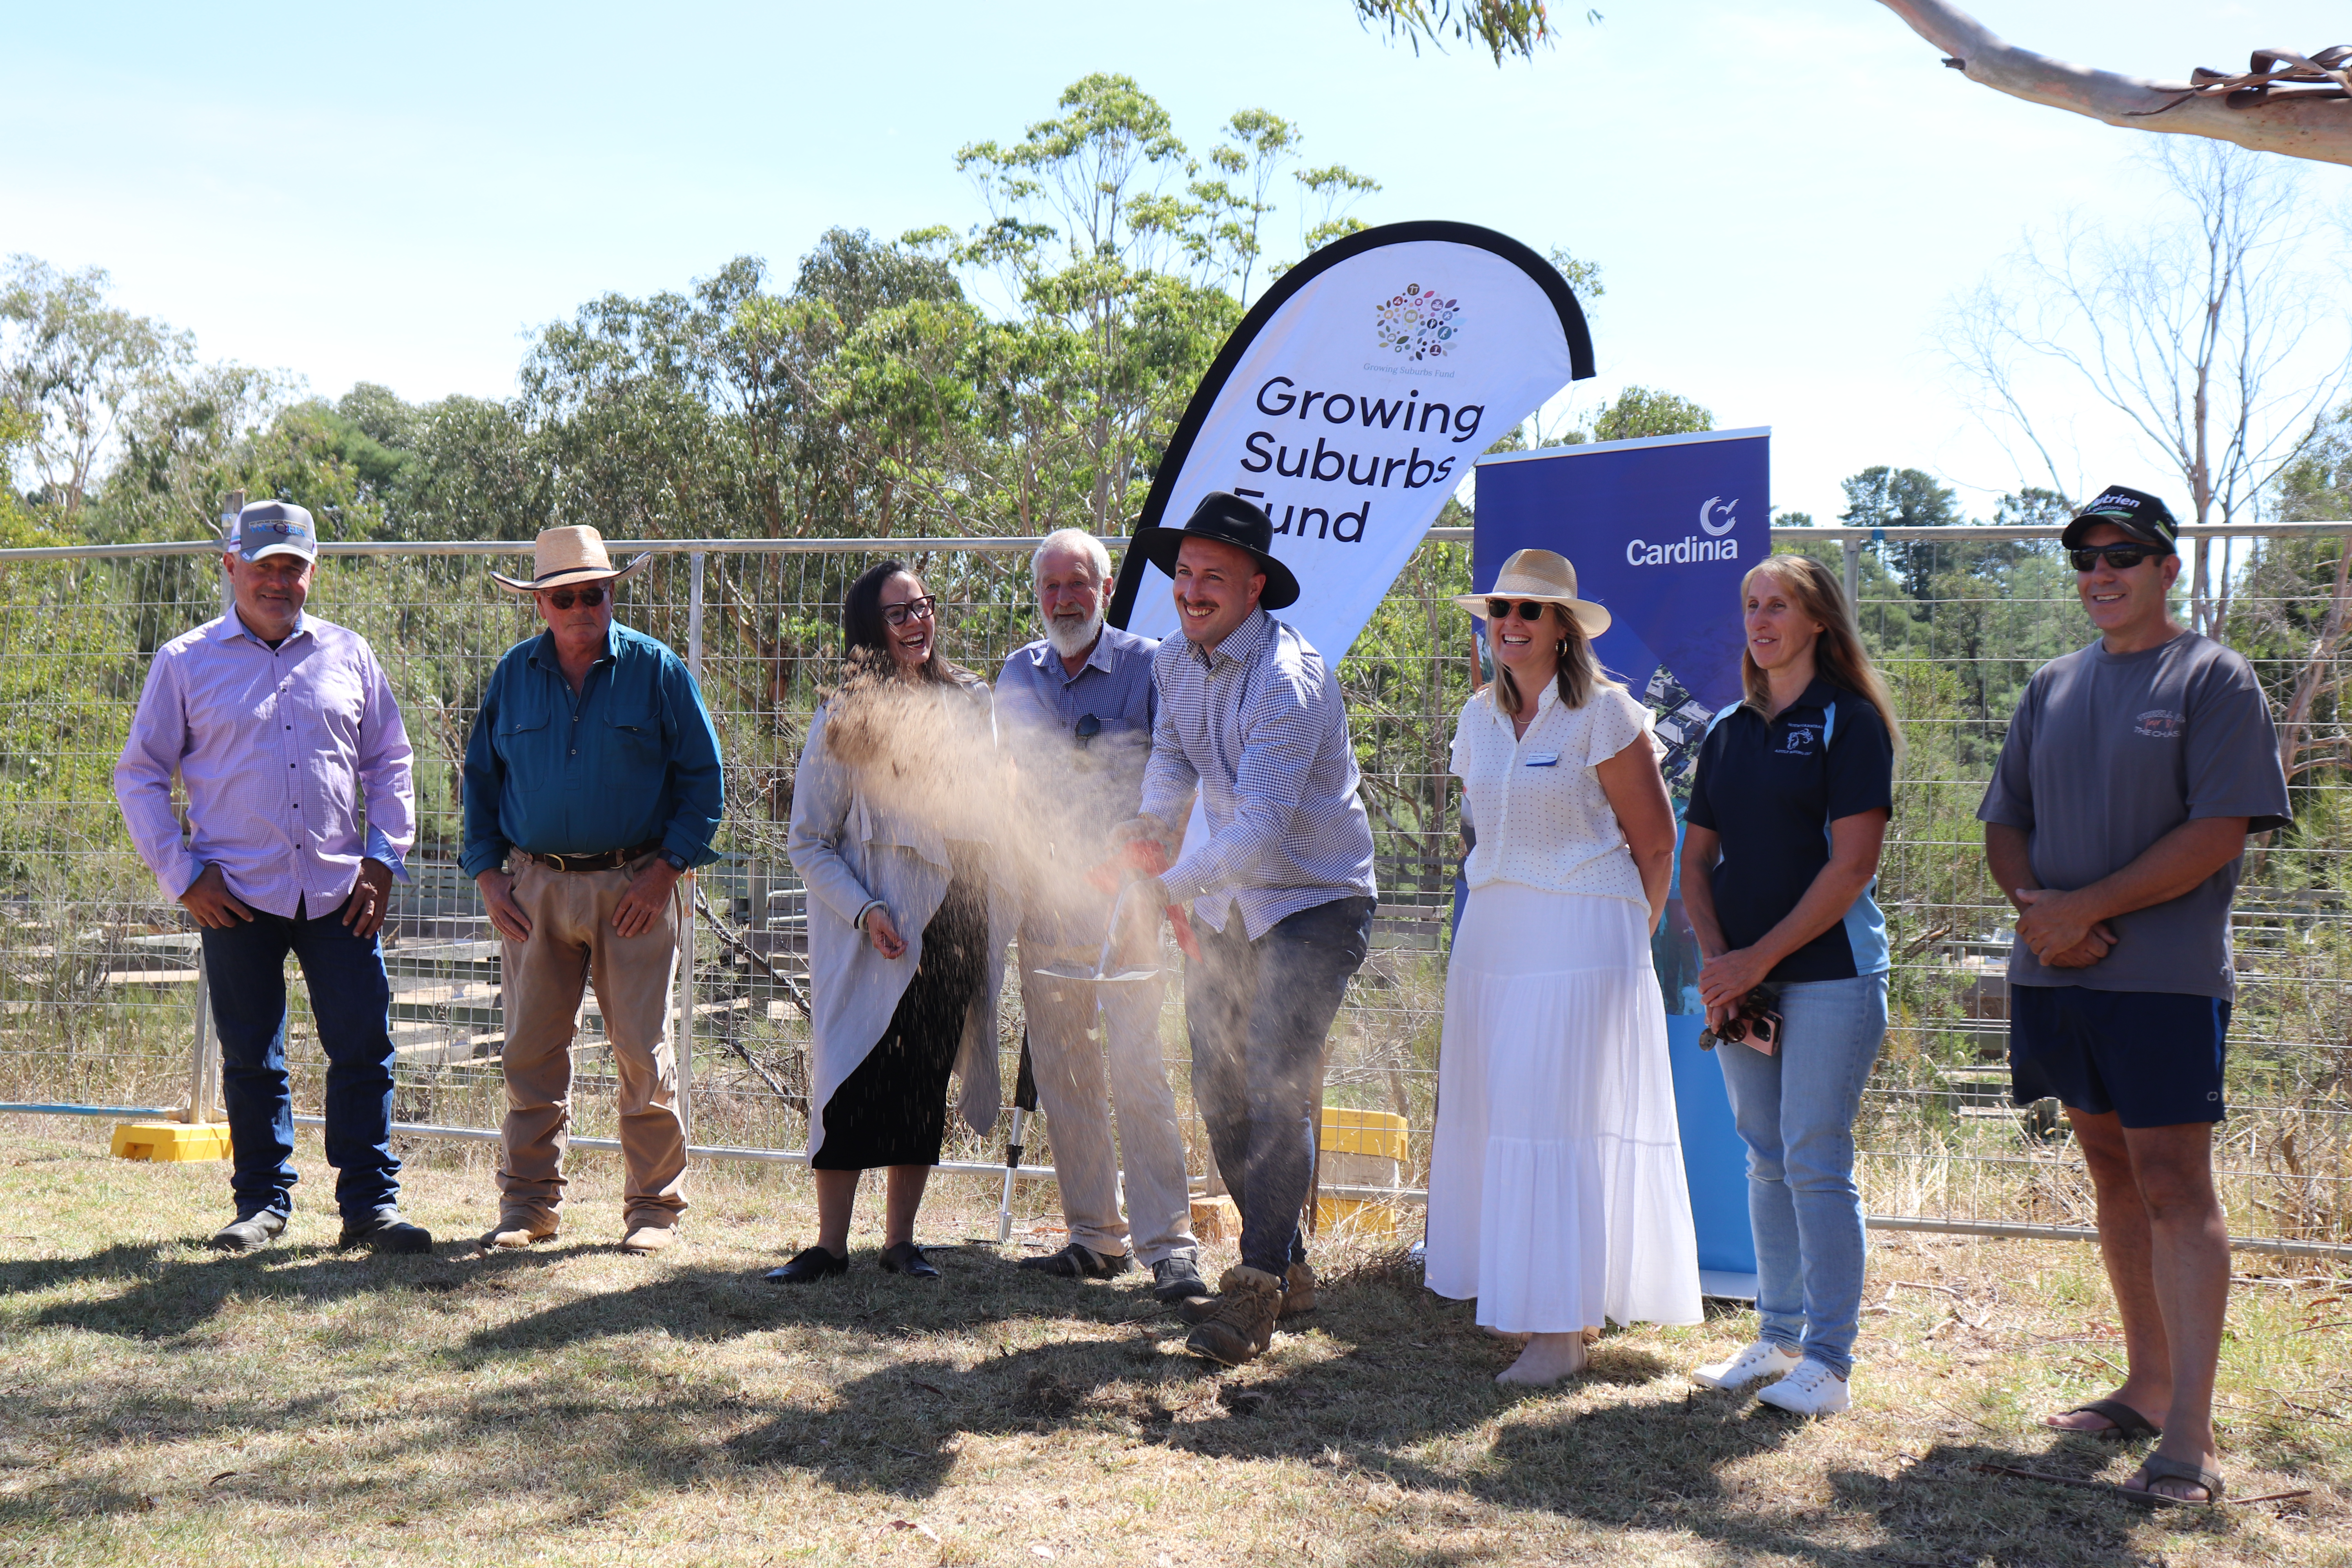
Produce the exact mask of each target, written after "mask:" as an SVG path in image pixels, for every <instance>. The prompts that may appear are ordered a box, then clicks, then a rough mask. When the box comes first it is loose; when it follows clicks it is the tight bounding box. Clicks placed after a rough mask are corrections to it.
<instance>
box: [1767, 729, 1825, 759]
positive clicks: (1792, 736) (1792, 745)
mask: <svg viewBox="0 0 2352 1568" xmlns="http://www.w3.org/2000/svg"><path fill="white" fill-rule="evenodd" d="M1821 732H1822V727H1821V726H1820V725H1819V724H1791V725H1790V726H1789V732H1788V733H1787V734H1785V735H1783V736H1781V737H1780V752H1779V753H1778V754H1779V755H1780V756H1783V757H1810V756H1811V755H1812V754H1813V742H1815V741H1816V740H1818V739H1820V737H1821Z"/></svg>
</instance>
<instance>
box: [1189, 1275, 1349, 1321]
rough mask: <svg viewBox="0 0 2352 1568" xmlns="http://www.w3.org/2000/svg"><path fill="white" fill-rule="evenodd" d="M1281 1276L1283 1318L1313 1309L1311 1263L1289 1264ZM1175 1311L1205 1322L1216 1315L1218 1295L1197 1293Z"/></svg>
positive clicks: (1293, 1316) (1285, 1319)
mask: <svg viewBox="0 0 2352 1568" xmlns="http://www.w3.org/2000/svg"><path fill="white" fill-rule="evenodd" d="M1282 1280H1283V1291H1282V1312H1281V1318H1282V1321H1285V1322H1287V1321H1290V1320H1291V1319H1293V1318H1295V1317H1297V1316H1298V1315H1299V1314H1300V1313H1301V1312H1311V1311H1313V1310H1315V1308H1316V1305H1317V1303H1316V1300H1315V1266H1314V1265H1313V1264H1311V1263H1294V1264H1292V1265H1291V1266H1290V1267H1289V1268H1286V1269H1285V1270H1283V1276H1282ZM1176 1315H1177V1316H1178V1317H1180V1318H1181V1319H1183V1320H1184V1321H1186V1322H1188V1323H1205V1322H1207V1321H1209V1320H1210V1319H1211V1318H1213V1317H1215V1316H1216V1315H1217V1298H1216V1297H1214V1296H1196V1297H1194V1298H1193V1299H1192V1300H1189V1301H1184V1302H1180V1303H1179V1304H1178V1305H1177V1308H1176Z"/></svg>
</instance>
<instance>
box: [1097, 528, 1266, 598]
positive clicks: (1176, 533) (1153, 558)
mask: <svg viewBox="0 0 2352 1568" xmlns="http://www.w3.org/2000/svg"><path fill="white" fill-rule="evenodd" d="M1188 539H1205V540H1207V541H1208V542H1210V543H1212V544H1230V545H1232V546H1233V547H1234V549H1235V550H1239V551H1242V552H1244V553H1246V554H1248V555H1250V556H1251V557H1253V558H1254V559H1255V561H1256V562H1257V564H1258V570H1259V571H1261V572H1264V573H1265V592H1264V593H1263V594H1261V595H1258V601H1257V604H1258V608H1260V609H1262V610H1286V609H1288V608H1289V607H1290V606H1291V605H1295V604H1297V602H1298V578H1297V575H1296V574H1294V573H1292V571H1291V570H1290V568H1289V567H1287V566H1286V565H1284V564H1283V563H1281V562H1280V561H1279V560H1277V559H1276V558H1275V557H1274V556H1271V555H1268V554H1267V553H1266V552H1265V551H1263V550H1252V549H1251V548H1250V547H1249V546H1248V545H1246V544H1244V543H1242V542H1240V541H1239V540H1234V539H1220V538H1218V537H1217V536H1216V535H1215V534H1213V533H1196V532H1194V531H1192V530H1189V529H1182V528H1139V529H1137V530H1136V531H1135V538H1134V540H1133V542H1130V543H1129V546H1128V548H1129V549H1130V550H1139V551H1141V552H1143V558H1144V559H1145V560H1146V561H1149V562H1150V563H1152V564H1153V565H1154V566H1157V567H1159V568H1160V570H1161V571H1162V572H1165V573H1167V574H1168V575H1169V576H1170V578H1171V579H1172V578H1174V577H1175V575H1176V556H1177V553H1178V552H1180V551H1181V550H1182V549H1183V548H1184V542H1185V541H1186V540H1188Z"/></svg>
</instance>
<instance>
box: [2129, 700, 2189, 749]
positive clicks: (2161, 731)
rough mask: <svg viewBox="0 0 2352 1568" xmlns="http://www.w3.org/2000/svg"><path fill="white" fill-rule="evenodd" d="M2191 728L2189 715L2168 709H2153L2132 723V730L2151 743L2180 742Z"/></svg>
mask: <svg viewBox="0 0 2352 1568" xmlns="http://www.w3.org/2000/svg"><path fill="white" fill-rule="evenodd" d="M2188 727H2189V715H2188V714H2186V713H2175V712H2173V711H2172V710H2170V709H2168V708H2151V709H2149V710H2147V712H2145V713H2143V714H2141V715H2140V716H2139V717H2138V718H2137V719H2135V720H2133V721H2132V730H2133V731H2134V732H2135V733H2137V734H2141V735H2146V736H2147V738H2148V739H2149V740H2151V741H2178V740H2179V739H2180V734H2181V731H2184V730H2186V729H2187V728H2188Z"/></svg>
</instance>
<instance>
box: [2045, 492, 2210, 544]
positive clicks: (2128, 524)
mask: <svg viewBox="0 0 2352 1568" xmlns="http://www.w3.org/2000/svg"><path fill="white" fill-rule="evenodd" d="M2103 522H2112V523H2114V524H2115V525H2116V527H2117V528H2120V529H2122V530H2123V531H2125V532H2126V533H2127V534H2129V535H2131V536H2132V537H2133V538H2134V539H2137V540H2138V541H2139V542H2141V543H2142V544H2152V545H2154V546H2156V548H2157V549H2158V550H2161V551H2163V552H2165V553H2166V554H2168V555H2169V554H2172V553H2175V552H2178V551H2179V548H2180V524H2179V523H2178V522H2176V521H2173V518H2172V512H2171V510H2170V509H2169V508H2168V507H2167V506H2166V505H2165V504H2164V503H2163V502H2162V501H2160V500H2157V499H2156V498H2155V497H2154V496H2152V495H2150V494H2148V493H2147V491H2146V490H2136V489H2131V488H2130V487H2128V486H2126V485H2109V486H2108V487H2107V488H2106V489H2103V490H2101V491H2100V492H2099V493H2098V495H2097V496H2096V497H2095V498H2094V499H2093V500H2092V501H2091V502H2090V504H2088V505H2087V506H2085V507H2084V508H2083V510H2080V511H2078V512H2076V513H2075V514H2074V521H2071V522H2069V523H2067V525H2066V529H2065V531H2064V532H2063V533H2061V534H2059V536H2058V542H2059V543H2060V544H2062V545H2063V546H2064V547H2065V548H2067V549H2069V550H2072V549H2074V547H2075V546H2076V545H2078V544H2080V543H2082V542H2083V535H2084V534H2086V533H2088V532H2090V531H2091V530H2092V529H2093V528H2095V527H2096V526H2097V525H2098V524H2100V523H2103Z"/></svg>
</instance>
